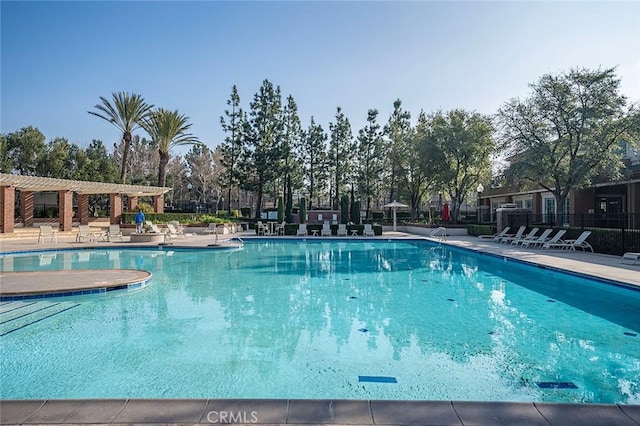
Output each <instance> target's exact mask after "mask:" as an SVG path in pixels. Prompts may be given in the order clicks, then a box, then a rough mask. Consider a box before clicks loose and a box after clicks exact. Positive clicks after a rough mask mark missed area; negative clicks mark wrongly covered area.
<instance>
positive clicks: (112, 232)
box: [107, 225, 122, 241]
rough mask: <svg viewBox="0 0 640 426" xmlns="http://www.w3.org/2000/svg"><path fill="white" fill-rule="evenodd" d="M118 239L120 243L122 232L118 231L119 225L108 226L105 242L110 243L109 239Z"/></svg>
mask: <svg viewBox="0 0 640 426" xmlns="http://www.w3.org/2000/svg"><path fill="white" fill-rule="evenodd" d="M115 238H119V239H120V241H122V231H121V230H120V225H109V230H108V231H107V241H111V239H115Z"/></svg>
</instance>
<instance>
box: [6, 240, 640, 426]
mask: <svg viewBox="0 0 640 426" xmlns="http://www.w3.org/2000/svg"><path fill="white" fill-rule="evenodd" d="M239 236H240V237H241V238H242V239H245V238H247V239H248V238H255V234H254V233H251V232H248V233H244V234H241V235H239ZM223 237H224V238H219V239H218V240H217V241H216V239H215V236H210V235H206V236H205V235H194V236H190V237H185V238H177V239H172V240H170V241H169V243H171V244H173V245H174V246H183V247H210V246H211V245H217V246H220V247H225V246H233V245H236V244H237V243H234V242H230V241H228V236H223ZM272 238H276V237H272ZM283 238H293V237H283ZM308 238H320V237H308ZM355 238H358V237H355ZM359 238H362V237H359ZM377 238H383V239H389V238H397V239H407V238H423V237H421V236H416V235H411V234H406V233H402V232H385V233H384V234H383V235H382V237H377ZM446 244H450V245H452V246H457V247H461V248H465V249H469V250H474V251H477V252H479V253H482V254H483V255H494V256H500V257H508V258H513V259H515V260H519V261H524V262H528V263H531V264H534V265H538V266H540V267H546V268H557V269H562V270H567V271H570V272H574V273H579V274H585V275H590V276H594V277H597V278H600V279H605V280H613V281H617V282H623V283H627V284H631V285H634V286H640V266H639V265H635V266H634V265H625V264H622V263H621V258H620V257H617V256H608V255H601V254H592V253H581V252H563V251H557V250H556V251H549V252H547V251H542V250H539V249H522V248H512V247H511V246H506V245H501V244H495V243H490V242H487V241H483V240H479V239H477V238H474V237H467V236H460V237H449V238H448V240H447V242H446ZM154 245H157V243H147V244H132V243H130V242H128V239H127V237H125V238H124V241H122V242H92V243H89V242H87V243H76V242H75V233H68V235H64V234H59V235H58V242H57V243H45V244H37V234H36V236H35V238H34V237H33V236H29V237H27V238H20V237H15V236H14V237H13V238H6V237H5V238H2V239H0V253H2V252H5V253H6V252H16V251H32V250H38V251H40V250H48V249H73V248H89V247H94V246H95V247H99V248H108V247H117V246H121V247H134V246H154ZM0 279H1V277H0ZM0 423H2V424H69V423H74V424H167V423H172V424H199V423H200V424H201V423H205V424H207V423H209V424H240V423H242V424H262V425H271V424H356V425H399V424H402V425H563V426H564V425H567V426H570V425H607V426H611V425H636V426H638V425H640V405H597V404H544V403H506V402H462V401H344V400H336V401H324V400H311V401H309V400H247V399H240V400H216V399H211V400H192V399H189V400H177V399H176V400H124V399H122V400H49V401H47V400H23V401H7V400H5V401H0Z"/></svg>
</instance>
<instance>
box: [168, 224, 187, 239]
mask: <svg viewBox="0 0 640 426" xmlns="http://www.w3.org/2000/svg"><path fill="white" fill-rule="evenodd" d="M167 229H168V230H169V232H167V233H166V234H167V236H168V237H169V238H177V237H183V238H184V234H183V233H182V232H178V230H177V229H176V227H175V226H173V224H172V223H167Z"/></svg>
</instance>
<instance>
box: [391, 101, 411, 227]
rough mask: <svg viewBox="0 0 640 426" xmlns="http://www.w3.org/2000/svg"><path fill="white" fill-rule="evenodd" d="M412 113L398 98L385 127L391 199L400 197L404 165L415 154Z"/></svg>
mask: <svg viewBox="0 0 640 426" xmlns="http://www.w3.org/2000/svg"><path fill="white" fill-rule="evenodd" d="M410 120H411V113H410V112H409V111H404V110H403V109H402V101H401V100H400V99H396V101H395V102H394V103H393V112H392V113H391V116H390V117H389V121H388V122H387V125H386V126H385V127H384V134H385V135H386V137H387V140H388V146H387V152H388V153H389V171H388V176H389V182H388V185H389V201H393V200H396V199H398V198H399V196H400V193H399V192H400V191H399V187H400V186H402V184H401V182H402V181H403V180H406V172H407V171H406V170H404V168H403V167H402V164H403V163H405V160H406V157H407V155H411V154H415V152H413V153H412V152H408V150H407V149H408V146H409V145H410V140H411V137H412V129H411V121H410ZM416 207H417V206H414V205H413V204H412V208H411V213H412V218H414V217H415V216H414V213H415V208H416Z"/></svg>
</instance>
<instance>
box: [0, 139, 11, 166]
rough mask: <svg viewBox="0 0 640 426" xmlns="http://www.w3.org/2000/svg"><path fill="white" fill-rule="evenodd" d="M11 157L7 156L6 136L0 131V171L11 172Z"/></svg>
mask: <svg viewBox="0 0 640 426" xmlns="http://www.w3.org/2000/svg"><path fill="white" fill-rule="evenodd" d="M12 169H13V166H12V164H11V159H10V158H9V147H8V146H7V138H6V137H5V136H4V135H3V134H2V133H0V173H11V172H12V171H13V170H12Z"/></svg>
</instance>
